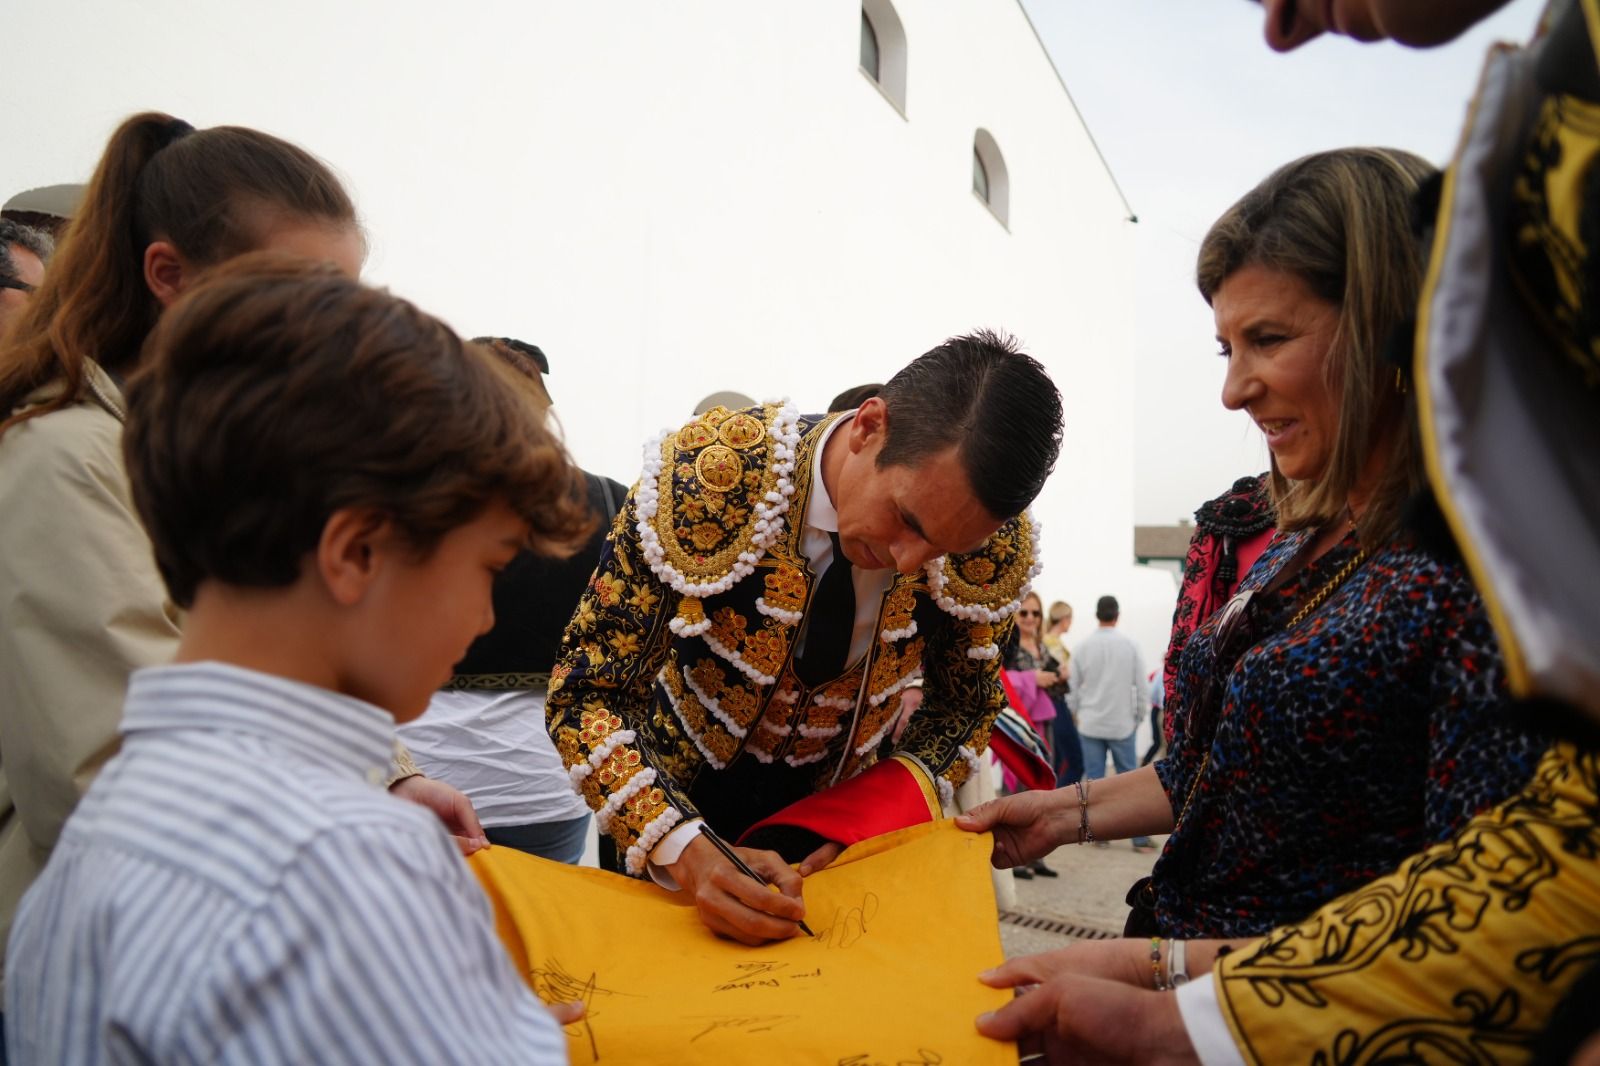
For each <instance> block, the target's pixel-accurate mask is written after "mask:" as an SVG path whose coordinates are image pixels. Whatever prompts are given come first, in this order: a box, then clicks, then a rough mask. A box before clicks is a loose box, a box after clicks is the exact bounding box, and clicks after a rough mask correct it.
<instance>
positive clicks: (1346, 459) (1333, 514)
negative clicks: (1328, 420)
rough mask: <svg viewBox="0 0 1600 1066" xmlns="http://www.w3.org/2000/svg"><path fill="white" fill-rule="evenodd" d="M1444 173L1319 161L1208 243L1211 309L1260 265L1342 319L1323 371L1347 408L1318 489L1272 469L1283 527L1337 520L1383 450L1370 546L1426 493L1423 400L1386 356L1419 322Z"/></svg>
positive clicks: (1300, 165)
mask: <svg viewBox="0 0 1600 1066" xmlns="http://www.w3.org/2000/svg"><path fill="white" fill-rule="evenodd" d="M1436 173H1437V170H1436V168H1435V167H1434V166H1433V165H1432V164H1431V163H1429V162H1427V161H1426V160H1424V159H1422V158H1420V157H1418V156H1415V155H1412V154H1411V153H1410V152H1404V151H1400V150H1398V149H1393V148H1341V149H1337V150H1335V151H1331V152H1319V153H1317V154H1315V155H1308V156H1305V157H1304V158H1302V159H1297V160H1295V161H1294V162H1293V163H1290V164H1288V165H1287V166H1284V167H1281V168H1279V169H1278V170H1276V171H1274V172H1273V173H1272V175H1271V176H1269V177H1268V178H1267V179H1266V180H1265V181H1263V182H1262V183H1261V184H1260V185H1257V186H1256V187H1255V188H1254V189H1252V190H1250V192H1248V193H1246V194H1245V195H1244V197H1243V198H1242V199H1240V200H1239V202H1238V203H1236V204H1234V205H1233V206H1232V207H1230V208H1229V209H1228V210H1227V211H1226V212H1224V213H1223V215H1222V217H1221V218H1219V219H1217V221H1216V222H1215V223H1214V224H1213V225H1212V227H1211V230H1210V232H1209V233H1207V234H1206V237H1205V240H1204V241H1203V242H1201V245H1200V255H1199V261H1198V263H1197V264H1196V268H1195V275H1196V279H1195V280H1196V282H1197V284H1198V285H1199V288H1200V294H1201V295H1202V296H1204V297H1205V300H1206V303H1208V304H1209V303H1210V302H1211V301H1212V298H1213V297H1214V296H1215V295H1216V293H1217V290H1218V289H1219V288H1221V287H1222V283H1223V282H1224V281H1226V280H1227V279H1228V278H1229V277H1230V276H1232V275H1233V274H1234V272H1236V271H1238V270H1239V269H1241V268H1242V267H1245V266H1252V265H1254V266H1262V267H1265V268H1268V269H1271V270H1280V271H1283V272H1285V273H1288V274H1293V275H1294V276H1296V277H1298V278H1300V279H1301V280H1302V281H1304V282H1305V283H1306V285H1307V286H1308V287H1309V288H1310V289H1311V291H1312V292H1314V293H1316V294H1317V295H1318V296H1320V297H1321V298H1322V299H1324V300H1327V301H1328V302H1329V303H1331V304H1333V305H1335V306H1336V307H1337V308H1338V309H1339V311H1338V322H1337V325H1336V327H1335V331H1334V336H1333V341H1332V344H1331V346H1330V349H1329V352H1328V358H1327V359H1326V360H1324V362H1323V374H1324V377H1325V384H1326V386H1327V388H1328V390H1329V391H1330V392H1331V393H1332V394H1333V395H1334V396H1335V397H1336V398H1337V400H1338V404H1339V422H1338V428H1337V431H1336V434H1335V438H1334V442H1333V453H1332V455H1330V456H1329V460H1328V465H1327V468H1326V469H1325V470H1324V471H1323V472H1322V474H1321V475H1320V476H1319V477H1317V478H1316V479H1315V480H1305V481H1291V480H1289V479H1288V478H1286V477H1284V476H1283V474H1282V473H1281V472H1280V471H1279V470H1278V464H1277V461H1276V460H1274V461H1273V464H1272V478H1271V486H1272V496H1273V502H1274V504H1275V505H1276V507H1277V511H1278V526H1279V528H1281V529H1305V528H1308V527H1312V526H1318V525H1321V524H1323V523H1326V522H1330V521H1333V520H1334V519H1335V518H1337V517H1338V516H1339V515H1340V514H1341V513H1342V512H1343V511H1344V509H1345V508H1346V507H1347V506H1348V503H1349V499H1350V493H1351V491H1352V490H1353V489H1354V488H1355V487H1356V486H1357V483H1358V482H1359V481H1360V479H1361V478H1362V475H1363V474H1364V473H1365V472H1366V469H1367V467H1368V464H1369V462H1370V461H1371V458H1372V455H1373V453H1374V451H1375V450H1376V449H1378V448H1385V449H1386V455H1385V458H1384V462H1383V464H1382V467H1381V470H1380V472H1379V474H1378V477H1377V482H1376V484H1375V485H1374V486H1373V491H1372V496H1371V499H1370V500H1369V502H1368V503H1367V507H1366V510H1365V512H1364V514H1363V515H1362V518H1361V527H1360V529H1361V538H1362V541H1363V542H1364V543H1366V544H1369V545H1371V544H1376V543H1381V542H1383V541H1385V540H1387V539H1389V538H1391V537H1392V536H1393V535H1394V534H1395V533H1396V531H1397V530H1398V529H1399V527H1400V522H1401V517H1402V512H1403V511H1404V508H1405V505H1406V501H1407V500H1409V499H1410V498H1411V496H1412V495H1414V494H1415V493H1417V492H1419V491H1421V490H1422V488H1423V487H1424V485H1425V484H1426V473H1425V471H1424V469H1423V465H1422V451H1421V447H1420V445H1419V442H1418V435H1417V423H1416V410H1415V404H1414V402H1413V400H1412V394H1411V393H1410V391H1409V389H1408V388H1406V387H1405V386H1404V385H1403V382H1402V381H1401V380H1400V379H1397V376H1396V368H1395V365H1394V364H1393V363H1391V362H1390V360H1389V359H1388V357H1387V353H1386V350H1385V349H1386V347H1387V345H1388V344H1389V343H1390V342H1391V339H1392V338H1393V336H1394V334H1395V332H1396V330H1397V329H1399V328H1401V327H1403V326H1405V325H1406V324H1407V323H1409V322H1410V321H1411V320H1412V318H1413V316H1414V315H1415V313H1416V306H1417V296H1418V294H1419V291H1420V289H1421V285H1422V271H1423V266H1424V249H1423V246H1422V242H1421V241H1420V239H1419V238H1418V236H1417V233H1416V227H1415V226H1414V223H1413V215H1414V208H1413V203H1414V199H1415V196H1416V192H1417V190H1418V188H1419V187H1420V186H1421V185H1422V183H1423V182H1424V181H1426V180H1427V179H1429V178H1430V177H1432V176H1433V175H1435V174H1436Z"/></svg>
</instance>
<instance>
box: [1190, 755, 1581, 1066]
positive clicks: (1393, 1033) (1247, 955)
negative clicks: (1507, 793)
mask: <svg viewBox="0 0 1600 1066" xmlns="http://www.w3.org/2000/svg"><path fill="white" fill-rule="evenodd" d="M1597 815H1600V757H1597V756H1596V755H1594V754H1580V753H1579V751H1578V750H1577V749H1576V748H1575V747H1573V746H1572V745H1570V744H1557V745H1555V746H1554V747H1552V748H1551V749H1550V751H1549V752H1547V753H1546V755H1545V757H1544V759H1543V761H1542V762H1541V763H1540V765H1539V769H1538V772H1537V773H1536V774H1535V776H1534V779H1533V781H1532V783H1531V784H1529V786H1528V787H1527V788H1526V789H1524V790H1523V791H1522V792H1521V793H1519V794H1518V795H1516V796H1514V797H1513V798H1511V799H1509V800H1507V801H1506V802H1504V803H1502V804H1500V805H1499V806H1498V807H1495V808H1493V809H1491V810H1490V811H1488V812H1487V813H1485V814H1482V815H1479V816H1478V817H1476V818H1474V819H1473V820H1472V821H1471V822H1469V823H1467V826H1466V828H1465V829H1463V830H1462V832H1461V833H1460V834H1458V835H1457V836H1456V837H1455V838H1454V839H1453V840H1450V841H1447V842H1445V843H1443V844H1439V845H1436V846H1434V847H1432V848H1429V849H1428V850H1427V851H1424V852H1422V853H1420V854H1418V855H1416V856H1413V857H1412V858H1411V859H1409V860H1407V861H1406V862H1405V864H1404V865H1402V866H1401V867H1400V869H1399V870H1398V871H1396V872H1395V873H1394V874H1392V875H1390V876H1388V877H1385V878H1382V879H1380V880H1378V881H1374V882H1373V883H1371V884H1369V885H1366V886H1364V887H1362V888H1360V889H1358V890H1357V891H1355V892H1351V893H1350V894H1348V895H1346V896H1343V897H1341V898H1339V899H1337V900H1335V901H1333V902H1332V903H1330V904H1328V905H1327V906H1325V907H1323V908H1322V909H1321V910H1319V911H1318V912H1317V913H1316V914H1314V915H1312V916H1311V917H1310V918H1309V919H1307V920H1306V921H1304V922H1302V923H1300V924H1299V925H1295V926H1287V927H1285V928H1283V929H1279V930H1276V931H1275V932H1273V933H1271V934H1270V935H1268V936H1267V937H1266V938H1264V939H1263V940H1262V941H1260V942H1259V943H1258V944H1257V945H1256V946H1254V947H1252V948H1251V949H1250V950H1247V951H1239V952H1235V953H1233V954H1231V955H1229V956H1227V957H1226V958H1224V959H1222V960H1221V962H1219V963H1218V965H1217V968H1216V970H1215V975H1214V980H1215V981H1216V983H1217V991H1218V995H1219V999H1220V1001H1221V1003H1222V1009H1223V1014H1224V1016H1225V1017H1226V1018H1227V1020H1228V1024H1229V1026H1230V1027H1231V1028H1232V1030H1233V1034H1234V1038H1235V1040H1236V1041H1237V1043H1238V1044H1239V1048H1240V1051H1241V1053H1242V1054H1243V1055H1244V1057H1245V1059H1246V1060H1247V1061H1249V1062H1253V1063H1258V1064H1261V1066H1267V1064H1272V1066H1277V1064H1279V1063H1314V1064H1319V1066H1321V1064H1328V1066H1331V1064H1334V1063H1338V1064H1340V1066H1355V1064H1364V1063H1379V1062H1449V1063H1520V1062H1526V1061H1527V1059H1528V1057H1529V1054H1530V1052H1531V1050H1532V1047H1533V1044H1534V1041H1535V1040H1536V1039H1537V1038H1538V1035H1539V1033H1540V1031H1541V1030H1542V1029H1543V1028H1544V1025H1545V1022H1546V1020H1547V1019H1548V1018H1549V1017H1550V1012H1551V1011H1552V1010H1553V1009H1554V1007H1555V1005H1556V1003H1557V1002H1558V1001H1559V1000H1560V998H1561V997H1562V995H1564V994H1565V993H1566V991H1567V989H1568V988H1569V987H1570V986H1571V985H1572V983H1573V982H1574V981H1576V980H1577V978H1578V977H1580V976H1582V975H1583V973H1584V972H1585V971H1586V970H1587V969H1588V968H1589V967H1590V966H1592V965H1594V963H1595V962H1596V961H1597V960H1600V862H1596V856H1597V855H1600V818H1597Z"/></svg>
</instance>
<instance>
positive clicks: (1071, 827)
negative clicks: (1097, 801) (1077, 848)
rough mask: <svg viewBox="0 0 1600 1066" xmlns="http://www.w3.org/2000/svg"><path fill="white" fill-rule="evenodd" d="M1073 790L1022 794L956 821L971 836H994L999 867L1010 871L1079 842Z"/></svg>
mask: <svg viewBox="0 0 1600 1066" xmlns="http://www.w3.org/2000/svg"><path fill="white" fill-rule="evenodd" d="M1071 791H1072V790H1071V789H1060V788H1058V789H1054V790H1052V791H1048V792H1044V791H1038V790H1034V791H1029V792H1019V793H1018V794H1017V795H1015V796H1003V797H1001V798H1000V799H995V800H990V801H989V802H988V803H983V804H980V805H978V806H977V807H974V808H973V809H972V810H970V811H968V812H967V813H966V814H963V815H960V816H958V817H957V818H956V825H957V826H959V827H960V828H962V829H965V830H966V831H967V832H969V833H993V834H994V857H993V858H992V859H991V860H990V861H991V862H993V863H994V865H995V866H997V867H999V868H1001V869H1006V868H1008V867H1012V866H1021V865H1022V864H1023V863H1027V862H1032V861H1033V860H1035V859H1042V858H1044V857H1045V856H1046V855H1048V854H1050V853H1051V852H1052V851H1054V850H1056V848H1058V847H1060V846H1061V845H1062V844H1070V843H1073V842H1075V841H1076V840H1077V839H1078V801H1077V798H1076V796H1072V797H1069V796H1067V795H1066V793H1068V792H1071Z"/></svg>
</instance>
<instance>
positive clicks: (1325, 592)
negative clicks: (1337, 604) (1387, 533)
mask: <svg viewBox="0 0 1600 1066" xmlns="http://www.w3.org/2000/svg"><path fill="white" fill-rule="evenodd" d="M1366 559H1367V549H1365V548H1357V549H1356V553H1355V554H1354V555H1352V556H1350V561H1349V562H1347V563H1345V564H1344V565H1343V566H1341V567H1340V568H1339V572H1338V573H1336V574H1334V575H1333V576H1332V577H1330V578H1329V579H1328V583H1327V584H1326V585H1323V586H1322V587H1321V588H1320V589H1318V590H1317V591H1316V592H1314V593H1312V595H1311V598H1310V599H1309V600H1307V601H1306V602H1305V604H1304V606H1302V607H1301V608H1300V609H1299V610H1298V611H1296V612H1295V613H1294V617H1293V618H1291V619H1289V624H1288V625H1286V626H1284V627H1283V628H1284V629H1285V630H1286V631H1287V630H1290V629H1293V628H1294V627H1295V626H1297V625H1299V624H1300V623H1301V622H1303V621H1305V618H1306V615H1308V614H1310V613H1311V612H1312V611H1315V610H1316V609H1317V608H1318V607H1321V606H1322V605H1323V603H1325V602H1326V601H1327V599H1328V597H1329V596H1332V595H1333V590H1334V589H1336V588H1338V587H1339V586H1340V585H1342V584H1344V581H1345V578H1347V577H1349V576H1350V575H1351V574H1353V573H1355V571H1356V567H1358V566H1360V565H1361V564H1362V563H1363V562H1365V561H1366Z"/></svg>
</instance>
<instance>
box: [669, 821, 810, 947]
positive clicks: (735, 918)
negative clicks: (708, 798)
mask: <svg viewBox="0 0 1600 1066" xmlns="http://www.w3.org/2000/svg"><path fill="white" fill-rule="evenodd" d="M734 850H735V851H737V852H738V853H739V858H741V859H743V860H744V862H745V865H747V866H749V867H750V868H751V869H752V870H754V871H756V873H758V874H760V875H761V876H762V877H765V878H766V879H767V880H768V881H770V882H772V884H771V885H770V886H768V885H763V884H761V883H759V882H757V881H752V880H751V879H750V878H748V877H746V876H745V875H744V874H742V873H740V872H739V870H738V868H736V867H735V866H734V865H733V864H732V863H731V862H729V861H728V860H727V859H725V858H723V857H722V853H721V852H719V851H718V850H717V849H716V848H714V847H712V846H711V843H710V842H709V841H707V840H704V839H702V838H701V837H699V836H696V837H695V838H694V840H692V841H690V843H689V846H688V847H686V848H684V849H683V854H682V855H679V856H678V860H677V861H676V862H674V863H673V864H672V865H671V866H669V867H667V869H669V870H670V871H671V872H672V876H673V877H674V878H675V879H676V880H677V882H678V884H679V885H681V886H683V890H684V891H685V892H687V893H688V894H689V895H690V897H691V898H693V900H694V905H695V907H696V908H697V909H698V910H699V911H700V920H701V921H702V922H704V923H705V926H706V928H707V929H710V930H711V931H712V932H713V933H716V934H717V935H718V936H725V937H728V938H729V939H731V940H737V941H739V943H741V944H749V945H751V946H755V945H757V944H765V943H768V942H769V941H773V940H787V939H788V938H789V937H792V936H795V935H797V934H798V933H799V932H800V926H799V925H798V924H797V923H798V922H799V921H800V920H801V919H802V918H804V917H805V916H806V906H805V904H804V903H803V902H802V901H801V899H800V875H799V874H797V873H795V872H794V870H792V869H790V867H789V864H788V863H786V862H784V861H783V857H782V856H781V855H779V854H778V853H777V852H775V851H757V850H755V849H753V848H735V849H734ZM774 888H776V889H777V891H776V892H774V891H773V889H774Z"/></svg>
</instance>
